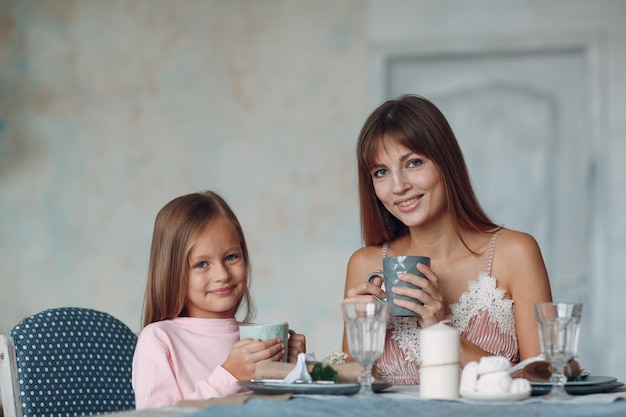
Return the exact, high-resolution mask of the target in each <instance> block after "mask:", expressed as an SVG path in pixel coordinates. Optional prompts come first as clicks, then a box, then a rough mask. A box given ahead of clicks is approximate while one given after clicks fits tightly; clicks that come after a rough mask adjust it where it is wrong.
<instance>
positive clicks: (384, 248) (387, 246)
mask: <svg viewBox="0 0 626 417" xmlns="http://www.w3.org/2000/svg"><path fill="white" fill-rule="evenodd" d="M387 250H389V242H385V243H383V259H385V258H386V257H387Z"/></svg>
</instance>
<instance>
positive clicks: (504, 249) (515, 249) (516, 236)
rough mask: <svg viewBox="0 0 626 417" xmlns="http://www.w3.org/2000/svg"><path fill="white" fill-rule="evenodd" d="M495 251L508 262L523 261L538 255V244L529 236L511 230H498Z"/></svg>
mask: <svg viewBox="0 0 626 417" xmlns="http://www.w3.org/2000/svg"><path fill="white" fill-rule="evenodd" d="M496 250H497V251H498V252H500V256H503V257H505V258H506V259H507V260H509V261H514V260H515V259H520V260H523V259H524V258H527V257H528V256H531V257H534V256H537V254H539V253H540V250H539V244H538V243H537V241H536V240H535V238H534V237H533V236H532V235H531V234H529V233H526V232H520V231H518V230H512V229H501V230H500V233H499V234H498V241H497V243H496Z"/></svg>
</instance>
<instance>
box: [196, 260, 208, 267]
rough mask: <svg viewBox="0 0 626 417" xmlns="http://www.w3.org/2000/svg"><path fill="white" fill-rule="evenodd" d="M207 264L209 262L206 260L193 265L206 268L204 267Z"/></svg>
mask: <svg viewBox="0 0 626 417" xmlns="http://www.w3.org/2000/svg"><path fill="white" fill-rule="evenodd" d="M207 266H209V264H208V262H206V261H202V262H198V263H197V264H195V265H194V266H193V269H204V268H206V267H207Z"/></svg>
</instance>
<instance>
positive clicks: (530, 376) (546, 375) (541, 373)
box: [511, 359, 586, 382]
mask: <svg viewBox="0 0 626 417" xmlns="http://www.w3.org/2000/svg"><path fill="white" fill-rule="evenodd" d="M585 375H586V373H585V372H584V371H583V369H582V368H581V367H580V364H579V363H578V362H577V361H576V360H574V359H572V360H571V361H569V363H568V364H567V367H566V368H565V376H566V377H567V380H568V381H579V380H581V379H583V378H584V376H585ZM551 376H552V365H550V362H547V361H544V360H536V361H532V362H529V363H527V364H526V365H524V366H523V367H522V368H519V369H516V370H515V371H513V372H511V377H513V378H525V379H527V380H529V381H532V382H547V381H549V380H550V377H551Z"/></svg>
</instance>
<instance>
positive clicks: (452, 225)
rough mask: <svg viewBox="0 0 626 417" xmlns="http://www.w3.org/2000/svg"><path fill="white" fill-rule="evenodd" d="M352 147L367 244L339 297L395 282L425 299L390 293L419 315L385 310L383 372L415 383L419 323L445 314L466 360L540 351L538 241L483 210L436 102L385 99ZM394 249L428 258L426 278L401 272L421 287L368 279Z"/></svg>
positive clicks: (545, 295) (543, 292) (543, 284)
mask: <svg viewBox="0 0 626 417" xmlns="http://www.w3.org/2000/svg"><path fill="white" fill-rule="evenodd" d="M357 157H358V169H359V193H360V203H361V225H362V235H363V241H364V243H365V246H364V247H363V248H361V249H359V250H357V251H356V252H355V253H354V254H353V255H352V257H351V258H350V261H349V263H348V271H347V277H346V285H345V297H346V298H347V299H350V298H353V299H354V298H362V297H365V296H367V297H371V295H375V296H378V297H381V298H384V297H385V292H384V291H393V292H394V293H396V294H400V295H405V296H408V297H411V298H415V299H417V300H419V301H420V302H421V303H423V304H418V303H415V302H410V301H405V300H398V299H396V301H395V302H396V304H398V305H400V306H401V307H404V308H407V309H409V310H412V311H414V312H415V313H417V314H418V317H417V319H416V318H414V317H392V319H391V320H390V325H389V327H388V331H387V339H386V342H385V351H384V353H383V355H382V357H381V358H380V360H379V361H378V362H377V365H376V369H377V371H378V374H379V376H380V377H381V378H383V379H385V380H387V381H389V382H392V383H396V384H416V383H419V361H420V346H419V332H420V329H421V328H424V327H427V326H430V325H433V324H436V323H438V322H439V321H441V320H444V319H448V320H450V323H451V324H452V325H453V326H454V327H455V328H456V329H457V330H459V332H461V335H462V336H461V362H462V364H463V365H464V364H466V363H468V362H470V361H476V360H478V359H479V358H480V357H481V356H487V355H498V356H504V357H507V358H508V359H509V360H510V361H511V362H518V361H519V360H520V359H525V358H528V357H530V356H535V355H538V354H539V341H538V334H537V327H536V324H535V317H534V312H533V304H534V303H536V302H539V301H550V300H551V299H552V295H551V291H550V284H549V281H548V274H547V272H546V268H545V265H544V262H543V259H542V256H541V251H540V250H539V247H538V245H537V242H536V241H535V239H533V237H532V236H530V235H528V234H526V233H523V232H518V231H514V230H510V229H506V228H503V227H501V226H499V225H496V224H494V223H493V222H492V221H491V220H490V219H489V217H487V215H486V214H485V213H484V212H483V210H482V208H481V207H480V205H479V203H478V201H477V200H476V196H475V195H474V191H473V190H472V186H471V183H470V178H469V174H468V172H467V169H466V166H465V161H464V159H463V155H462V153H461V149H460V147H459V145H458V143H457V141H456V138H455V137H454V133H453V132H452V129H451V128H450V126H449V124H448V122H447V121H446V118H445V117H444V116H443V114H442V113H441V112H440V111H439V109H438V108H437V107H435V105H433V104H432V103H431V102H430V101H428V100H426V99H424V98H423V97H418V96H411V95H409V96H403V97H400V98H399V99H397V100H389V101H387V102H385V103H383V104H382V105H381V106H379V107H378V108H377V109H376V110H375V111H374V112H373V113H372V114H371V115H370V116H369V118H368V119H367V120H366V122H365V124H364V126H363V128H362V129H361V133H360V135H359V142H358V146H357ZM494 175H497V173H494ZM396 255H422V256H429V257H430V258H431V265H430V268H429V267H428V266H426V265H422V264H418V265H417V268H418V270H419V271H420V272H421V273H423V274H424V275H425V276H426V278H422V277H420V276H417V275H413V274H402V275H401V276H400V277H399V278H400V279H402V280H403V281H407V282H410V283H412V284H414V285H416V286H417V287H419V288H421V290H420V289H418V290H414V289H409V288H406V287H393V288H385V289H384V291H383V289H382V288H381V281H380V280H379V279H378V280H377V281H374V282H373V283H369V282H367V280H366V277H367V275H368V273H370V272H372V271H379V270H381V267H382V259H383V258H384V257H386V256H396ZM347 348H348V346H347V343H346V340H345V337H344V349H345V351H348V350H347Z"/></svg>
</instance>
